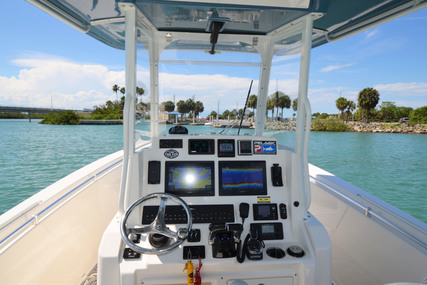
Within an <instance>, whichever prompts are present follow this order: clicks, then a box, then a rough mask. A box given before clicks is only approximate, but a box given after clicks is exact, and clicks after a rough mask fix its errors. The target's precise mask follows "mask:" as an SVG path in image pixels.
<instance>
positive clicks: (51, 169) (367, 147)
mask: <svg viewBox="0 0 427 285" xmlns="http://www.w3.org/2000/svg"><path fill="white" fill-rule="evenodd" d="M192 128H196V129H197V132H212V131H218V129H213V128H212V127H207V126H196V127H189V129H190V133H192ZM196 129H194V130H196ZM234 132H235V131H230V133H234ZM252 132H253V131H252V130H243V131H242V132H241V133H243V134H244V133H252ZM268 133H270V134H272V135H274V136H275V137H277V138H279V139H282V140H284V141H286V142H287V143H288V144H289V145H293V141H294V138H295V133H294V132H289V131H288V132H277V131H268ZM122 134H123V126H120V125H119V126H52V125H40V124H37V121H36V120H33V122H31V123H29V122H28V121H26V120H0V214H1V213H3V212H5V211H7V210H8V209H10V208H12V207H13V206H15V205H16V204H18V203H19V202H21V201H23V200H25V199H26V198H28V197H30V196H31V195H33V194H34V193H37V192H38V191H40V190H41V189H43V188H45V187H47V186H49V185H50V184H52V183H54V182H55V181H57V180H58V179H60V178H62V177H64V176H66V175H67V174H69V173H71V172H73V171H75V170H77V169H79V168H81V167H83V166H84V165H87V164H88V163H90V162H93V161H95V160H96V159H99V158H101V157H103V156H105V155H107V154H110V153H113V152H115V151H118V150H120V149H122V148H123V142H122ZM426 146H427V135H408V134H378V133H376V134H373V133H324V132H313V133H311V137H310V151H309V162H310V163H313V164H314V165H317V166H318V167H320V168H323V169H325V170H327V171H329V172H331V173H333V174H335V175H337V176H339V177H341V178H343V179H344V180H346V181H349V182H350V183H352V184H354V185H356V186H358V187H360V188H362V189H364V190H365V191H367V192H370V193H372V194H373V195H375V196H377V197H379V198H381V199H383V200H384V201H386V202H388V203H390V204H392V205H394V206H396V207H397V208H400V209H402V210H403V211H405V212H407V213H409V214H411V215H412V216H414V217H416V218H418V219H420V220H421V221H423V222H425V223H427V211H425V210H424V207H425V204H426V202H427V179H425V178H426V176H427V163H426V161H427V149H426Z"/></svg>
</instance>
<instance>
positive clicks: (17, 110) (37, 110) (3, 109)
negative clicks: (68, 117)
mask: <svg viewBox="0 0 427 285" xmlns="http://www.w3.org/2000/svg"><path fill="white" fill-rule="evenodd" d="M69 110H70V109H52V108H37V107H10V106H0V113H5V112H10V113H28V119H29V120H30V122H31V113H33V114H44V113H49V112H56V113H58V112H62V111H69ZM72 111H77V110H72Z"/></svg>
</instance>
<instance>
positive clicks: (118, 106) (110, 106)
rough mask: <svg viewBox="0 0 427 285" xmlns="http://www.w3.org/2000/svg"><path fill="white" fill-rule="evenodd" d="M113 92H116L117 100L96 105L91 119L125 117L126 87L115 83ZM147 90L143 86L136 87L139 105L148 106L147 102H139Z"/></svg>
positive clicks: (117, 118)
mask: <svg viewBox="0 0 427 285" xmlns="http://www.w3.org/2000/svg"><path fill="white" fill-rule="evenodd" d="M112 90H113V92H114V93H115V94H116V100H113V101H111V100H108V101H107V102H105V104H103V105H96V106H94V107H93V111H92V115H91V119H92V120H120V119H123V108H124V106H125V93H126V89H125V87H120V86H119V85H117V84H114V85H113V87H112ZM117 92H120V93H121V94H122V95H121V96H120V99H119V96H118V94H117ZM144 93H145V90H144V89H143V88H141V87H138V86H137V87H136V95H137V98H136V102H137V105H140V106H139V107H147V104H146V103H143V102H140V103H138V98H141V96H142V95H144Z"/></svg>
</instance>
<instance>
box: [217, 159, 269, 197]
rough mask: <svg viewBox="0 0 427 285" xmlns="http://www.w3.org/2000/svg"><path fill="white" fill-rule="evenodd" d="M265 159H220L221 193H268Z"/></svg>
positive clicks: (223, 194) (221, 194)
mask: <svg viewBox="0 0 427 285" xmlns="http://www.w3.org/2000/svg"><path fill="white" fill-rule="evenodd" d="M265 169H266V167H265V161H220V162H219V195H220V196H227V195H267V184H266V173H265V172H266V171H265Z"/></svg>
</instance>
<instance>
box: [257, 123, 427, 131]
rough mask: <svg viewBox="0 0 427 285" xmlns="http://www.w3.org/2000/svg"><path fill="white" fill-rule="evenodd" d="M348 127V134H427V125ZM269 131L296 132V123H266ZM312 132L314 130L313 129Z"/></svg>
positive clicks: (374, 124)
mask: <svg viewBox="0 0 427 285" xmlns="http://www.w3.org/2000/svg"><path fill="white" fill-rule="evenodd" d="M344 123H345V124H346V125H347V126H348V127H349V130H348V132H354V133H393V134H427V124H414V125H412V124H407V123H377V122H372V123H363V122H352V121H351V122H344ZM265 128H266V129H267V130H281V131H294V130H295V128H296V122H295V121H288V122H277V121H276V122H266V123H265ZM312 131H314V130H313V128H312Z"/></svg>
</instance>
